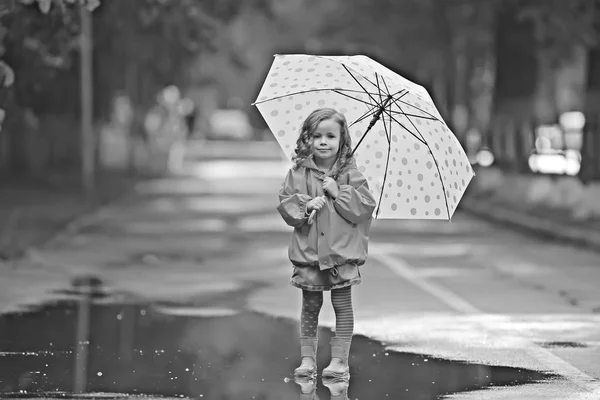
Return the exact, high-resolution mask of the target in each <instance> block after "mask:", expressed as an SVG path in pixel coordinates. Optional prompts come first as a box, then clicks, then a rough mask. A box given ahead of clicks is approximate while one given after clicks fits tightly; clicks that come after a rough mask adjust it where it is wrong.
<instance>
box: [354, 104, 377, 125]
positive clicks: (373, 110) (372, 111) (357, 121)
mask: <svg viewBox="0 0 600 400" xmlns="http://www.w3.org/2000/svg"><path fill="white" fill-rule="evenodd" d="M376 108H377V106H373V107H372V108H371V109H370V110H369V111H367V112H366V113H364V114H363V115H361V116H360V117H358V118H357V119H356V120H355V121H354V122H352V123H351V124H350V125H348V128H350V127H352V126H353V125H355V124H358V123H359V122H361V121H364V120H365V118H367V117H370V116H372V115H375V113H376V111H375V109H376Z"/></svg>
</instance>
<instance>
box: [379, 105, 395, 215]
mask: <svg viewBox="0 0 600 400" xmlns="http://www.w3.org/2000/svg"><path fill="white" fill-rule="evenodd" d="M389 107H391V104H390V106H389ZM388 122H389V124H390V126H389V130H388V127H387V126H386V125H385V120H384V121H383V129H384V130H385V136H386V137H387V140H388V151H387V157H386V160H385V172H384V173H383V183H382V184H381V193H379V202H378V203H377V212H375V218H377V217H379V210H380V209H381V201H382V199H383V192H384V190H385V183H386V182H387V176H388V168H389V166H390V153H391V151H392V141H391V136H392V120H391V119H388Z"/></svg>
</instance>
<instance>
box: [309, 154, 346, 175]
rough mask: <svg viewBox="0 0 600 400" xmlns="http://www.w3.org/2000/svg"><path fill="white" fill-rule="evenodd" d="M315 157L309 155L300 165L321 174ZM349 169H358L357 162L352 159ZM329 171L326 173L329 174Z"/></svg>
mask: <svg viewBox="0 0 600 400" xmlns="http://www.w3.org/2000/svg"><path fill="white" fill-rule="evenodd" d="M314 157H315V156H314V155H313V154H311V155H309V156H308V157H306V158H305V159H304V160H303V161H302V162H301V163H300V166H302V167H304V168H306V169H312V170H315V171H316V172H321V170H320V169H319V167H317V164H315V158H314ZM347 168H356V161H355V160H354V159H352V160H351V161H350V163H349V164H348V166H347ZM329 171H330V170H329ZM329 171H326V173H328V172H329Z"/></svg>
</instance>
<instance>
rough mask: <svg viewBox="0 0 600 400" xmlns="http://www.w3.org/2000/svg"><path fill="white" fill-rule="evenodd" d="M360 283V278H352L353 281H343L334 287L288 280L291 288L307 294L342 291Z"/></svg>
mask: <svg viewBox="0 0 600 400" xmlns="http://www.w3.org/2000/svg"><path fill="white" fill-rule="evenodd" d="M361 282H362V278H360V277H358V278H354V279H351V280H349V281H345V282H342V283H338V284H335V285H306V284H302V283H298V282H296V281H294V280H293V279H292V280H290V283H291V284H292V286H295V287H297V288H298V289H302V290H308V291H309V292H323V291H329V290H335V289H342V288H345V287H348V286H353V285H358V284H360V283H361Z"/></svg>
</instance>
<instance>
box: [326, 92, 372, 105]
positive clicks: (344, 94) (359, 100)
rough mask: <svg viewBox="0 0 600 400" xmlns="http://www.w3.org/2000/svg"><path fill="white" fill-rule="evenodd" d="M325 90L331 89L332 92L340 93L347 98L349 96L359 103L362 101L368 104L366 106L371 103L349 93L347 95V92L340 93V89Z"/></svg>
mask: <svg viewBox="0 0 600 400" xmlns="http://www.w3.org/2000/svg"><path fill="white" fill-rule="evenodd" d="M326 90H331V91H332V92H334V93H337V94H341V95H342V96H346V97H349V98H351V99H352V100H356V101H358V102H360V103H363V104H366V105H368V106H370V105H371V103H369V102H368V101H364V100H362V99H358V98H356V97H352V96H350V95H348V94H346V93H342V91H341V89H326ZM357 93H362V92H359V91H357ZM367 94H368V93H367Z"/></svg>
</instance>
